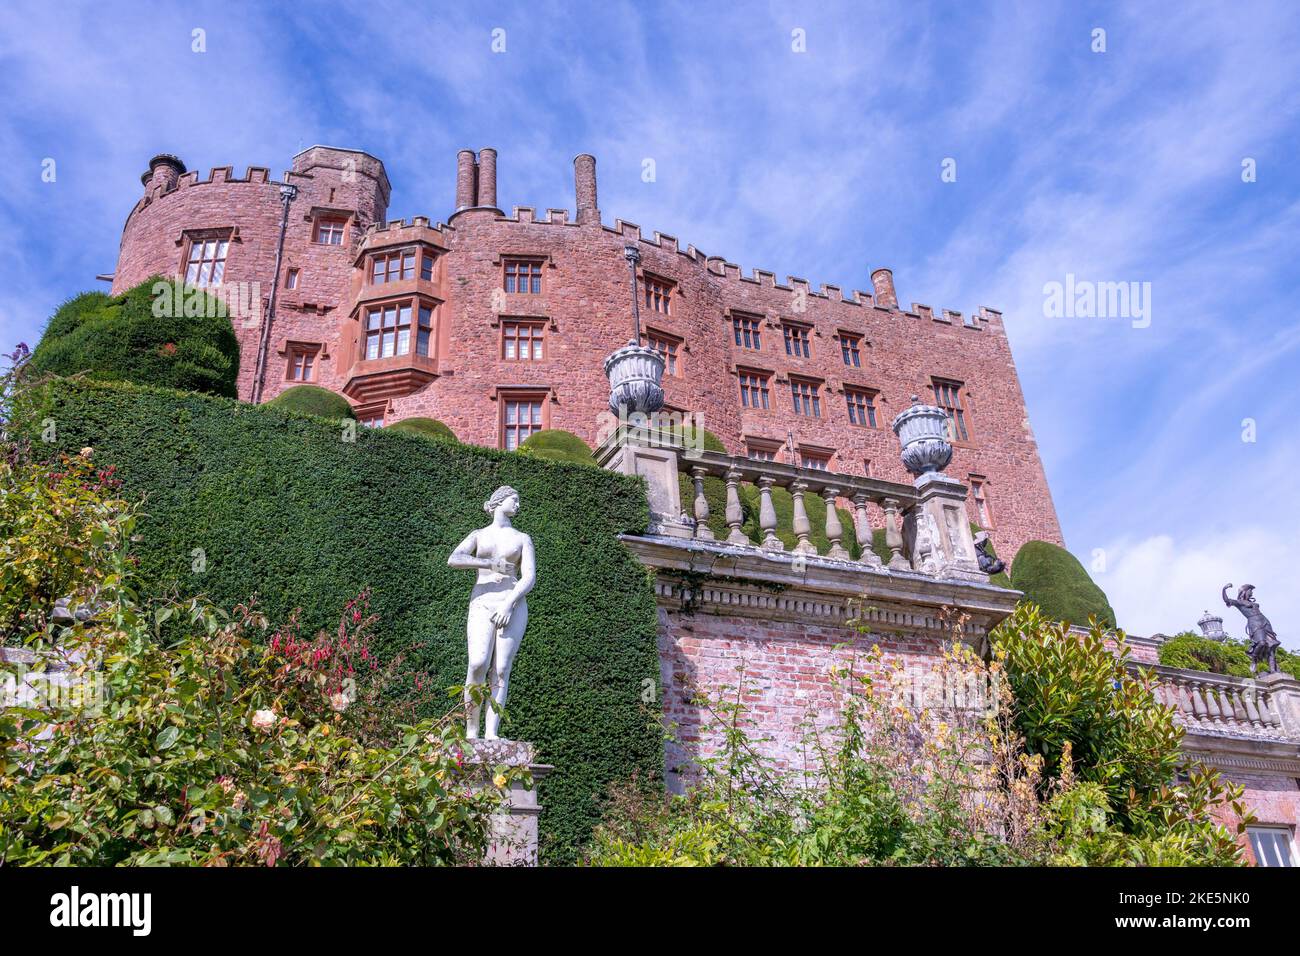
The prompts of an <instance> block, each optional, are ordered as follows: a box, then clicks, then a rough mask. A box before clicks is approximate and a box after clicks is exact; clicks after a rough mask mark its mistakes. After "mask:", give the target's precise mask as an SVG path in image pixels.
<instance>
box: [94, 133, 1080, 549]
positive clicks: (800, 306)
mask: <svg viewBox="0 0 1300 956" xmlns="http://www.w3.org/2000/svg"><path fill="white" fill-rule="evenodd" d="M481 156H482V157H483V160H481V161H482V162H483V168H482V169H480V168H479V167H478V166H477V165H474V164H473V162H472V161H473V154H472V153H467V155H466V156H464V157H462V159H466V161H467V162H468V163H469V165H468V166H467V168H466V170H464V171H463V172H464V175H463V176H462V177H461V178H462V179H464V180H465V183H464V184H462V185H461V186H460V187H458V191H463V192H465V196H464V197H461V198H462V199H464V200H465V202H466V203H467V204H468V205H467V208H465V209H462V210H460V211H458V212H457V213H456V214H455V215H453V217H452V221H451V223H450V224H449V225H447V226H446V227H441V228H440V229H438V230H436V232H437V235H438V238H439V240H440V241H441V242H443V243H445V245H446V246H447V248H448V252H447V253H446V254H445V255H444V256H443V257H442V259H441V261H440V263H439V269H440V273H439V284H438V286H437V287H436V292H437V295H438V297H439V299H440V300H442V301H441V305H440V306H439V316H438V322H439V331H440V335H439V340H440V343H441V347H440V349H439V354H438V355H437V356H436V360H435V361H434V362H432V363H430V364H431V365H434V366H436V369H437V372H436V374H437V377H436V378H435V379H433V380H432V381H430V382H428V383H427V384H423V385H422V386H420V387H419V388H418V390H416V391H414V392H410V393H409V394H405V395H401V396H399V397H396V398H393V399H392V400H391V405H390V406H389V408H388V411H387V415H386V420H387V421H389V422H391V421H396V420H399V419H402V418H407V417H411V416H417V415H418V416H429V417H432V418H437V419H440V420H442V421H444V422H446V423H447V424H448V425H449V426H450V427H451V428H452V429H453V431H455V433H456V434H457V436H458V437H459V438H461V439H462V440H463V441H469V442H474V443H477V444H483V445H496V444H497V443H498V441H499V428H500V426H499V419H500V408H501V398H500V396H501V394H502V391H501V390H502V389H509V388H511V387H520V386H530V387H536V388H538V389H545V390H547V392H548V395H549V400H548V401H547V403H546V408H547V413H548V415H547V417H548V425H549V427H552V428H563V429H566V430H568V431H572V432H574V433H576V434H578V435H580V436H581V437H582V438H583V439H584V440H586V441H587V442H589V443H592V444H594V443H595V442H596V440H597V435H598V432H599V431H600V428H601V425H602V421H603V419H602V415H604V414H606V399H607V396H608V387H607V383H606V381H605V378H604V373H603V361H604V359H605V357H606V356H607V355H608V354H609V353H610V352H611V351H613V349H615V348H616V347H618V346H620V345H622V344H625V343H626V342H627V341H628V339H629V338H630V336H631V332H632V323H631V316H630V298H631V293H630V289H629V278H628V267H627V263H626V261H625V260H624V258H623V252H622V250H623V246H624V245H625V244H627V243H629V242H633V243H636V244H637V246H638V247H639V249H640V251H641V256H642V262H641V268H642V270H643V271H644V272H648V273H651V274H654V275H657V276H659V277H661V278H663V279H667V280H669V281H671V282H673V283H675V284H676V288H675V293H674V297H673V307H672V314H671V315H668V316H664V315H661V314H658V313H655V312H647V311H645V310H643V311H642V324H643V326H644V327H646V328H650V329H656V330H659V331H661V332H665V333H669V334H670V335H675V336H677V337H680V338H681V339H682V340H683V346H682V349H681V351H680V354H679V365H680V366H681V369H680V375H679V376H678V377H665V391H666V393H667V400H668V403H669V405H670V406H672V407H674V408H677V409H681V410H684V411H689V412H692V413H697V414H701V415H702V416H703V418H704V422H705V425H706V427H707V428H708V429H709V430H710V431H712V432H714V433H715V434H717V435H718V436H719V438H721V439H722V441H723V442H724V443H725V444H726V445H727V448H728V450H729V451H731V452H732V453H734V454H744V453H745V451H746V444H745V442H746V439H747V438H764V439H770V440H773V441H777V442H782V443H784V442H785V441H786V439H787V436H788V435H789V434H790V433H793V438H794V441H795V444H796V445H801V444H806V445H812V446H821V447H825V448H829V449H833V450H834V457H833V459H832V460H831V463H830V467H831V468H832V469H834V470H837V471H844V472H849V473H856V474H861V473H863V472H864V471H865V470H866V469H867V468H868V463H870V464H869V468H870V473H871V474H872V475H873V476H875V477H879V478H885V479H890V480H896V481H904V480H908V476H907V474H906V472H905V470H904V469H903V466H902V464H901V462H900V461H899V458H898V444H897V440H896V439H895V438H894V436H893V434H892V432H891V431H890V430H889V422H890V420H891V419H892V418H893V416H894V415H896V414H897V413H898V412H900V411H901V410H902V409H904V408H905V407H906V406H907V405H908V403H909V401H910V397H911V396H912V395H913V394H917V395H920V396H922V398H923V400H933V399H932V392H931V390H930V382H931V378H932V377H942V378H948V379H955V380H957V381H960V382H963V383H965V389H964V395H965V399H966V402H967V411H968V421H969V426H970V433H971V440H970V441H969V442H968V443H964V444H959V445H958V446H957V447H956V450H955V454H954V459H953V464H952V465H951V466H950V468H949V469H948V472H949V474H951V475H953V476H954V477H956V478H958V479H960V480H963V481H966V480H968V479H969V476H971V475H982V476H984V477H985V478H986V489H987V494H988V497H989V500H990V502H991V507H992V511H993V517H994V521H993V528H992V536H993V539H994V542H995V544H996V546H997V548H998V550H999V552H1000V553H1001V554H1003V555H1013V554H1014V553H1015V551H1016V550H1018V549H1019V547H1020V545H1021V544H1023V543H1024V542H1025V541H1027V540H1031V539H1034V538H1040V539H1045V540H1049V541H1054V542H1057V543H1061V542H1062V538H1061V532H1060V526H1059V524H1058V522H1057V518H1056V513H1055V509H1054V507H1053V505H1052V500H1051V494H1050V492H1049V490H1048V487H1047V482H1046V478H1045V476H1044V473H1043V469H1042V465H1041V463H1040V461H1039V458H1038V451H1037V446H1036V444H1035V442H1034V440H1033V437H1032V435H1031V434H1030V432H1029V430H1028V426H1027V416H1026V412H1025V407H1024V400H1023V397H1022V395H1021V391H1020V386H1019V382H1018V379H1017V375H1016V371H1015V366H1014V363H1013V361H1012V357H1011V351H1010V348H1009V345H1008V343H1007V339H1006V335H1005V332H1004V330H1003V327H1002V321H1001V317H1000V315H998V314H997V313H996V312H989V311H987V310H981V312H980V314H979V315H978V317H975V318H973V319H972V320H971V321H970V323H969V324H964V323H963V321H962V319H961V317H960V316H955V315H954V314H950V313H942V312H941V313H939V318H935V317H934V314H933V313H932V312H931V311H930V310H929V309H928V308H926V307H917V308H916V312H915V313H909V312H902V311H899V310H897V309H890V308H881V307H877V306H876V305H875V304H874V302H876V301H879V302H889V301H891V299H892V283H891V282H886V281H885V279H884V277H883V276H882V275H881V274H878V275H877V276H876V277H875V278H876V280H877V281H878V282H879V283H880V285H879V286H878V287H877V290H876V293H875V294H874V296H873V295H872V294H869V293H866V292H855V293H852V294H851V295H850V296H849V301H845V298H844V296H843V295H842V294H841V292H840V290H839V289H838V288H835V287H826V286H824V287H822V289H821V290H820V291H814V290H812V289H811V288H809V287H808V285H807V283H806V282H804V281H803V280H798V279H792V280H790V282H789V283H788V284H784V285H779V284H777V283H776V281H775V278H774V276H772V275H771V274H770V273H765V272H758V273H756V274H755V276H753V277H742V276H741V274H740V269H739V267H737V266H735V265H733V264H730V263H727V262H725V261H724V260H722V259H721V258H717V257H714V258H706V257H704V256H703V254H701V253H698V252H697V251H696V250H694V249H689V248H688V249H686V250H679V249H678V244H677V241H676V240H675V239H673V238H671V237H667V236H660V235H658V234H656V235H655V237H654V238H653V239H642V238H641V236H640V231H639V230H638V229H637V228H636V227H635V226H630V225H626V224H621V223H620V224H618V226H617V227H616V228H615V229H611V228H608V227H604V226H602V225H601V224H600V219H599V212H598V210H597V209H596V192H595V179H594V161H589V158H588V157H580V158H579V162H578V183H577V185H578V192H579V209H578V216H577V218H578V219H579V220H580V222H581V224H577V223H570V222H568V221H567V219H568V216H567V213H565V212H564V211H552V212H551V213H550V214H548V215H546V216H538V217H537V218H538V219H540V220H542V221H534V214H533V211H532V210H531V209H526V208H525V209H521V210H519V211H518V212H517V214H516V216H515V217H506V216H504V215H503V214H501V213H500V211H499V210H497V209H495V208H490V207H486V206H484V205H479V203H480V202H482V201H483V198H484V197H485V196H487V197H488V198H490V199H491V200H495V178H494V177H495V156H494V155H490V154H489V153H488V151H484V152H483V154H481ZM166 172H167V171H166V169H162V170H161V172H159V171H155V175H154V181H152V182H151V184H150V185H149V187H147V191H146V198H145V199H144V200H142V201H141V203H139V204H138V205H137V207H136V208H135V209H134V210H133V211H132V213H131V216H130V217H129V218H128V220H127V225H126V229H125V231H124V233H123V238H122V248H121V253H120V257H119V262H118V267H117V271H116V273H115V279H114V286H113V287H114V291H121V290H123V289H125V288H127V287H129V286H131V285H133V284H135V283H137V282H139V281H140V280H142V279H144V278H146V277H147V276H148V275H150V274H153V273H156V272H162V273H166V274H176V273H177V272H178V271H179V270H180V269H181V268H182V262H181V259H182V257H183V255H184V253H185V247H186V243H185V241H184V233H185V230H192V229H207V228H226V227H233V226H237V227H238V237H237V241H236V242H234V243H232V247H231V252H230V254H229V256H228V259H227V265H226V274H225V282H226V284H227V285H229V284H231V283H237V282H257V283H259V284H260V289H261V294H262V297H263V299H265V298H266V297H267V296H269V293H270V288H271V285H272V282H273V275H274V259H275V244H276V239H277V236H278V229H279V221H280V210H281V205H280V199H279V191H278V185H277V184H275V183H273V182H268V181H267V177H266V174H265V171H264V170H251V171H250V174H249V176H248V177H247V179H248V181H230V179H229V171H228V170H215V171H214V173H213V175H212V177H211V180H210V181H203V182H200V181H198V177H197V175H196V174H194V173H188V174H185V175H184V176H181V177H180V179H179V182H178V183H177V184H176V185H174V186H172V185H171V184H170V183H168V182H166V181H165V180H166V179H167V176H166ZM288 179H289V181H290V182H292V183H293V184H295V185H296V186H297V187H298V189H299V194H298V196H297V198H296V199H295V200H294V202H293V204H292V206H291V211H290V219H289V226H288V233H287V236H286V241H285V261H284V264H283V267H282V270H281V285H282V288H281V289H280V293H279V296H280V298H279V303H278V306H277V312H276V317H275V323H274V326H273V329H272V334H271V337H270V338H271V342H270V349H269V354H268V360H267V371H266V375H265V378H264V382H265V385H264V390H263V393H262V398H263V400H266V399H269V398H272V397H274V396H275V395H276V394H278V392H279V391H281V390H282V389H283V388H285V387H287V385H289V384H292V383H289V382H287V381H286V377H287V357H286V348H287V346H288V344H289V343H291V342H307V343H320V344H321V346H322V354H321V356H320V360H319V362H318V365H317V372H318V374H317V377H316V384H320V385H323V386H325V387H327V388H331V389H334V390H336V391H342V390H343V387H344V385H345V383H347V382H348V381H349V378H350V377H351V376H353V375H354V374H355V373H356V372H357V370H358V369H359V368H361V367H362V366H364V365H365V363H364V362H362V363H357V366H356V367H353V365H352V359H353V357H354V356H356V355H357V352H358V343H359V339H360V326H359V323H358V321H357V319H356V317H355V316H354V315H353V314H352V312H353V306H354V303H355V296H356V294H357V291H358V290H359V289H360V288H361V285H360V283H361V279H362V276H363V273H362V271H361V269H359V268H356V266H357V264H358V263H357V262H356V259H357V254H358V252H359V251H360V250H361V248H362V244H363V241H364V242H369V243H371V244H373V243H375V242H376V241H380V240H382V239H383V237H382V236H380V235H379V234H377V233H374V232H371V233H370V236H369V239H367V238H366V236H365V235H364V233H365V230H366V229H367V228H368V227H370V226H371V225H372V224H373V223H382V221H383V218H384V216H385V214H386V207H387V201H388V182H387V178H386V176H385V174H384V171H383V166H382V163H380V162H379V161H378V160H376V159H373V158H372V157H369V156H367V155H366V154H364V153H356V152H353V151H348V150H333V149H328V148H324V147H314V148H313V149H310V150H307V151H305V152H304V153H302V154H300V155H299V156H298V157H296V158H295V162H294V169H293V170H292V171H291V172H290V173H289V176H288ZM459 201H460V200H459V199H458V202H459ZM321 210H344V211H346V212H347V214H348V215H349V216H350V217H351V221H350V223H349V228H348V232H347V235H346V239H345V243H344V245H342V246H322V245H319V244H316V243H314V242H313V241H312V239H313V232H312V230H313V225H314V215H313V213H314V212H319V211H321ZM408 228H409V227H408ZM503 255H527V256H544V257H546V265H545V267H544V269H543V283H544V286H543V293H542V294H541V295H540V296H534V295H504V294H503V292H502V285H503V282H502V264H501V257H502V256H503ZM290 268H297V269H299V270H300V273H299V285H298V288H297V289H296V290H293V291H289V290H286V289H284V288H283V281H284V276H285V275H286V274H287V271H288V270H289V269H290ZM864 284H865V283H864ZM394 291H396V290H394ZM503 300H504V301H503ZM733 309H735V310H739V311H743V312H748V313H753V314H756V315H760V316H762V317H763V318H764V325H763V327H762V339H763V342H762V348H761V350H759V351H758V352H754V351H752V350H747V349H741V348H737V347H736V346H735V345H734V343H733V336H732V324H731V318H730V311H731V310H733ZM502 316H539V317H544V318H545V319H547V320H548V322H549V328H548V329H547V332H546V350H547V357H546V359H545V360H544V361H542V362H537V363H533V362H506V361H503V360H502V358H501V326H500V319H501V317H502ZM783 319H792V320H796V321H799V322H803V323H806V324H809V325H811V327H812V334H811V341H812V356H811V357H810V358H808V359H803V358H794V357H790V356H787V355H786V353H785V347H784V343H783V338H782V334H781V328H780V325H779V322H780V321H781V320H783ZM235 324H236V328H237V331H238V333H239V336H240V341H241V344H242V346H243V361H242V364H241V371H240V383H239V394H240V396H241V397H242V398H245V399H249V398H251V397H252V395H253V377H254V367H255V362H256V355H257V347H258V337H259V333H260V328H259V326H258V325H257V324H256V323H254V322H243V321H240V320H238V319H237V320H236V322H235ZM840 330H844V331H849V332H854V333H858V334H861V335H862V336H863V342H862V346H861V355H862V365H861V367H860V368H853V367H849V366H846V365H845V364H844V362H843V360H842V358H841V352H840V348H839V344H838V340H837V338H836V336H837V333H838V332H839V331H840ZM738 363H739V364H741V365H744V366H747V367H754V368H758V369H762V370H766V371H770V372H772V373H773V377H772V379H771V381H770V383H769V388H770V405H771V407H770V409H768V410H754V409H742V407H741V403H740V398H739V383H738V378H737V374H736V367H737V364H738ZM790 373H793V374H796V375H802V376H806V377H810V378H814V379H817V380H819V381H821V382H822V383H823V385H822V388H821V404H822V415H823V417H822V418H821V419H811V418H805V417H800V416H797V415H795V414H794V412H793V409H792V403H791V397H790V389H789V382H788V379H787V378H786V376H787V375H788V374H790ZM846 384H849V385H857V386H862V387H866V388H870V389H874V390H876V391H877V392H878V396H877V398H876V412H877V425H878V427H877V428H874V429H868V428H861V427H856V426H853V425H850V424H849V422H848V417H847V411H846V406H845V397H844V394H843V387H844V385H846ZM781 457H782V458H783V459H784V458H785V453H784V452H783V453H782V455H781ZM974 517H975V515H974V512H973V509H972V518H974ZM876 521H877V523H878V521H879V516H876Z"/></svg>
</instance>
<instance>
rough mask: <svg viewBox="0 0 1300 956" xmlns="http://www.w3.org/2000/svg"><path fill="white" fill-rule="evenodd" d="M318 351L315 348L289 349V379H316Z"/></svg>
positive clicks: (294, 380) (298, 380)
mask: <svg viewBox="0 0 1300 956" xmlns="http://www.w3.org/2000/svg"><path fill="white" fill-rule="evenodd" d="M316 352H317V350H316V349H314V348H301V347H299V348H292V349H290V350H289V376H288V378H289V381H291V382H314V381H316Z"/></svg>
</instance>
